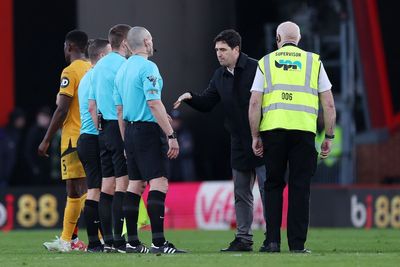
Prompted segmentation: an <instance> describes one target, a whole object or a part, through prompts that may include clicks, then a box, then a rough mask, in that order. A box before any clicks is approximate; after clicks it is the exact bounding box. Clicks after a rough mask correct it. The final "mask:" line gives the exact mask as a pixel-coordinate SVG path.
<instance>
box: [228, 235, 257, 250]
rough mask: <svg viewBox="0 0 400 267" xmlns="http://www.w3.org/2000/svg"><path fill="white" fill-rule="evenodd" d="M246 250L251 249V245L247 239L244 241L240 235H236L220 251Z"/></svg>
mask: <svg viewBox="0 0 400 267" xmlns="http://www.w3.org/2000/svg"><path fill="white" fill-rule="evenodd" d="M237 251H242V252H247V251H253V245H252V244H251V243H249V241H247V242H246V241H245V240H244V239H242V238H240V237H236V238H235V239H234V240H233V241H232V242H231V243H230V244H229V247H227V248H224V249H221V252H237Z"/></svg>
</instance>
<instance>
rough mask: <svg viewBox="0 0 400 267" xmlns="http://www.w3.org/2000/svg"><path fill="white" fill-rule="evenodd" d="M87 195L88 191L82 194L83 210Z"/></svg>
mask: <svg viewBox="0 0 400 267" xmlns="http://www.w3.org/2000/svg"><path fill="white" fill-rule="evenodd" d="M86 197H87V193H85V194H83V196H81V210H83V208H84V207H85V201H86Z"/></svg>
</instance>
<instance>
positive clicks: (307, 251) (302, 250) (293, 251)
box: [290, 248, 311, 254]
mask: <svg viewBox="0 0 400 267" xmlns="http://www.w3.org/2000/svg"><path fill="white" fill-rule="evenodd" d="M290 252H291V253H304V254H310V253H311V250H309V249H306V248H303V249H291V250H290Z"/></svg>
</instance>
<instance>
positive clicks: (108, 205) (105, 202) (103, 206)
mask: <svg viewBox="0 0 400 267" xmlns="http://www.w3.org/2000/svg"><path fill="white" fill-rule="evenodd" d="M112 202H113V195H109V194H106V193H104V192H101V193H100V201H99V218H100V223H101V229H102V230H103V239H104V243H106V245H108V246H112V245H113V240H114V239H113V232H112Z"/></svg>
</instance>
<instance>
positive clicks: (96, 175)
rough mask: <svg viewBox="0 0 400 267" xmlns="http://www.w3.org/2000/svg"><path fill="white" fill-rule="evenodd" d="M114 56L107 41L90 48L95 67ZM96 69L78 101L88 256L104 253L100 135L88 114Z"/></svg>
mask: <svg viewBox="0 0 400 267" xmlns="http://www.w3.org/2000/svg"><path fill="white" fill-rule="evenodd" d="M109 52H111V46H110V44H109V42H108V40H105V39H95V40H93V41H92V42H91V43H90V44H89V48H88V54H89V59H90V62H91V63H92V65H93V66H94V65H95V64H96V63H97V61H99V59H100V58H102V57H103V56H105V55H107V54H108V53H109ZM92 70H93V69H90V70H89V71H88V72H87V73H86V74H85V76H83V78H82V80H81V81H80V83H79V88H78V98H79V112H80V116H81V134H80V136H79V139H78V146H77V148H78V156H79V160H80V161H81V162H82V165H83V168H84V169H85V173H86V183H87V187H88V192H87V197H86V201H85V208H84V210H83V214H84V217H85V222H86V230H87V234H88V240H89V245H88V248H87V251H88V252H102V251H103V246H102V244H101V243H100V240H99V234H98V232H99V229H100V225H99V207H98V204H99V199H100V189H101V178H102V175H101V163H100V148H99V138H98V135H99V131H98V130H97V128H96V126H95V125H94V122H93V120H92V117H91V116H90V113H89V90H90V86H91V84H90V79H91V76H92V73H93V71H92Z"/></svg>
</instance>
